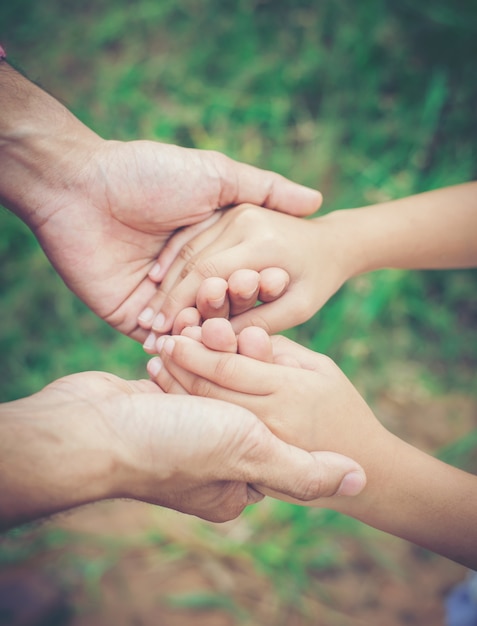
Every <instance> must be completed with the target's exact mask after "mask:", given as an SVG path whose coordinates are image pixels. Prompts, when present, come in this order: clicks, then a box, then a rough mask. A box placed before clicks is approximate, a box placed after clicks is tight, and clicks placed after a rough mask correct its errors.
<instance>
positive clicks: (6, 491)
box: [0, 372, 362, 529]
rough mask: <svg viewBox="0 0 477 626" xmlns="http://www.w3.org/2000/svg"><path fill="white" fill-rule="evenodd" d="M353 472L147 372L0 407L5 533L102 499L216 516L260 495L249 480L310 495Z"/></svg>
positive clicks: (61, 387) (78, 380)
mask: <svg viewBox="0 0 477 626" xmlns="http://www.w3.org/2000/svg"><path fill="white" fill-rule="evenodd" d="M350 472H351V473H352V474H353V473H358V474H359V475H361V474H362V470H361V468H360V467H359V465H357V464H356V463H355V462H354V461H352V460H351V459H347V458H346V457H343V456H341V455H338V454H330V453H324V454H323V453H312V454H310V453H308V452H305V451H303V450H301V449H299V448H295V447H294V446H291V445H288V444H286V443H284V442H283V441H281V440H280V439H278V438H277V437H276V436H274V435H273V434H272V433H271V432H270V430H269V429H268V428H266V426H265V425H264V424H263V423H262V422H261V421H260V420H259V419H258V418H257V417H255V416H254V415H253V414H252V413H250V412H249V411H247V410H245V409H242V408H241V407H236V406H233V405H228V404H226V403H224V402H219V401H216V400H209V399H203V398H193V397H185V396H183V397H178V396H168V395H166V394H164V393H162V392H161V391H160V389H159V388H158V387H157V385H155V384H154V383H152V382H151V381H148V380H142V381H125V380H122V379H120V378H117V377H116V376H113V375H111V374H106V373H102V372H84V373H81V374H74V375H72V376H66V377H64V378H61V379H59V380H57V381H55V382H54V383H51V384H50V385H48V386H47V387H45V388H44V389H43V390H41V391H39V392H38V393H36V394H34V395H33V396H30V397H28V398H24V399H20V400H16V401H13V402H9V403H6V404H3V405H1V406H0V494H1V495H0V528H2V529H5V528H8V527H11V526H14V525H17V524H21V523H23V522H27V521H30V520H34V519H38V518H40V517H44V516H49V515H52V514H54V513H57V512H59V511H64V510H66V509H71V508H73V507H76V506H80V505H83V504H87V503H91V502H95V501H98V500H104V499H110V498H132V499H137V500H142V501H146V502H150V503H153V504H157V505H161V506H165V507H169V508H173V509H176V510H178V511H182V512H185V513H189V514H193V515H197V516H199V517H202V518H205V519H209V520H212V521H217V522H220V521H225V520H229V519H232V518H234V517H236V516H237V515H239V513H240V512H241V511H242V510H243V508H244V507H245V506H246V505H247V504H252V503H255V502H258V501H259V500H261V499H262V498H263V496H262V494H261V493H259V492H258V491H257V489H255V488H253V487H251V486H250V484H251V483H257V484H260V485H263V486H264V487H268V488H269V489H273V490H276V491H278V492H280V493H283V494H288V495H289V496H293V497H295V498H298V499H299V500H309V499H312V498H316V497H319V496H320V495H330V494H331V493H335V492H336V491H338V490H339V489H340V485H341V483H342V482H343V480H344V477H345V476H346V475H347V474H349V473H350ZM342 491H343V489H342ZM344 492H346V490H344Z"/></svg>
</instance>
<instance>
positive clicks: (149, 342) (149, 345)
mask: <svg viewBox="0 0 477 626" xmlns="http://www.w3.org/2000/svg"><path fill="white" fill-rule="evenodd" d="M155 343H156V335H155V334H154V333H149V335H148V336H147V338H146V341H145V342H144V343H143V344H142V347H143V348H144V350H153V349H154V345H155Z"/></svg>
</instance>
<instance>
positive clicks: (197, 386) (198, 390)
mask: <svg viewBox="0 0 477 626" xmlns="http://www.w3.org/2000/svg"><path fill="white" fill-rule="evenodd" d="M190 393H191V394H192V395H193V396H200V397H201V398H212V397H213V393H212V383H211V382H210V381H208V380H206V379H205V378H200V377H196V378H193V380H192V382H191V384H190Z"/></svg>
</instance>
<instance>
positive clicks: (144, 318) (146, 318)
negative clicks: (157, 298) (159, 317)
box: [138, 306, 154, 323]
mask: <svg viewBox="0 0 477 626" xmlns="http://www.w3.org/2000/svg"><path fill="white" fill-rule="evenodd" d="M153 317H154V310H153V309H151V307H150V306H148V307H147V308H146V309H144V311H143V312H142V313H141V314H140V315H139V317H138V320H139V321H140V322H145V323H147V322H150V321H151V320H152V318H153Z"/></svg>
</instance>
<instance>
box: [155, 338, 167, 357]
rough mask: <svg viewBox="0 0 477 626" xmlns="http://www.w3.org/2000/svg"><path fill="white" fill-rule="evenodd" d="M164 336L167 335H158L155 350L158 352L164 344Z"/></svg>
mask: <svg viewBox="0 0 477 626" xmlns="http://www.w3.org/2000/svg"><path fill="white" fill-rule="evenodd" d="M166 338H167V335H162V337H159V339H158V340H157V341H156V350H157V352H158V353H160V352H161V351H162V347H163V345H164V342H165V340H166Z"/></svg>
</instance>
